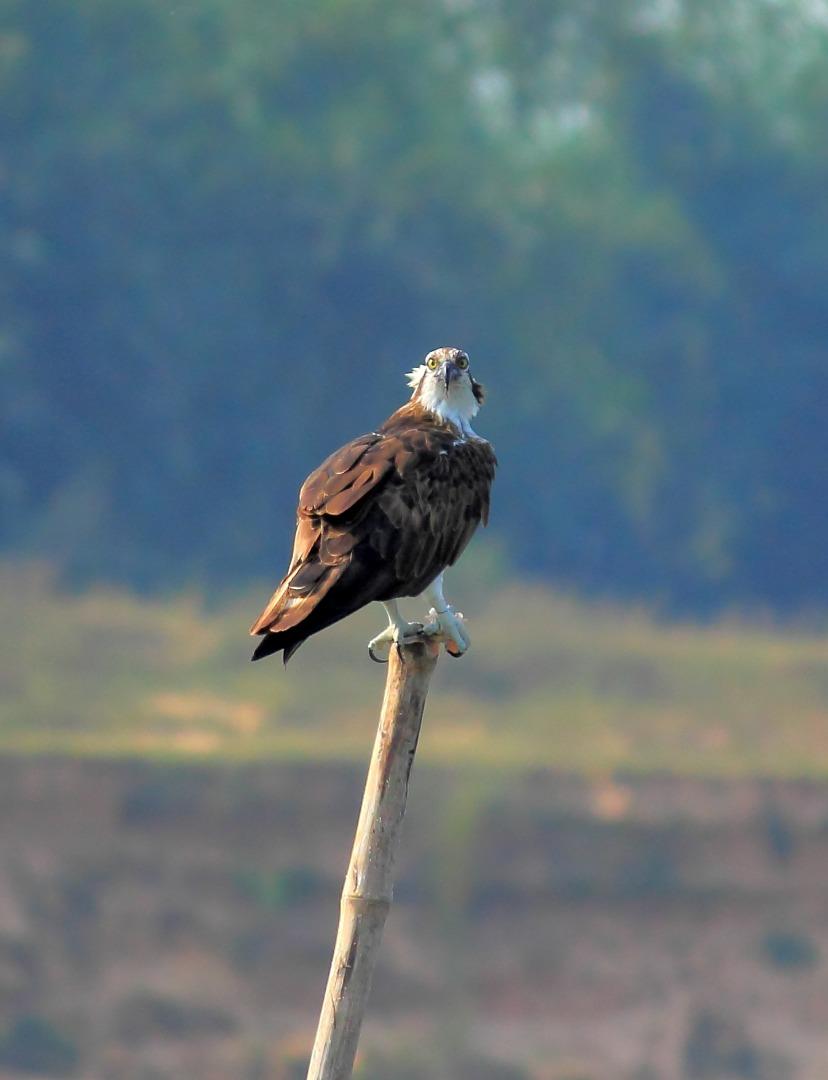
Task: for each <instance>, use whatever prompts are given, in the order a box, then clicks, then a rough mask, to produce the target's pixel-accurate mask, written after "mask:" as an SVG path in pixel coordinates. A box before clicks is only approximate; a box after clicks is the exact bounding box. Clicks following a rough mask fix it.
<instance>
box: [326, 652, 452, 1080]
mask: <svg viewBox="0 0 828 1080" xmlns="http://www.w3.org/2000/svg"><path fill="white" fill-rule="evenodd" d="M438 653H439V643H438V642H437V641H436V639H431V640H429V641H425V640H420V641H415V642H414V643H412V644H410V645H402V646H400V647H398V648H392V649H391V656H390V658H389V664H388V676H387V678H386V682H385V698H384V699H383V703H382V713H381V715H380V721H379V727H378V728H377V736H376V739H375V740H374V750H373V753H372V755H371V764H370V767H369V769H368V778H367V780H366V781H365V793H364V795H363V797H362V809H361V811H360V814H359V822H358V824H357V829H356V835H355V837H354V846H353V850H352V852H351V862H350V865H349V867H348V873H347V875H346V877H345V885H344V887H343V889H342V900H341V906H340V915H339V930H338V932H337V935H336V945H335V946H334V953H333V960H332V961H331V970H330V974H329V975H328V985H327V987H326V989H325V997H324V1000H323V1003H322V1012H321V1014H320V1016H319V1026H318V1028H317V1030H316V1039H315V1040H314V1044H313V1052H312V1054H311V1060H310V1066H309V1068H308V1076H307V1080H348V1077H350V1075H351V1070H352V1069H353V1066H354V1057H355V1055H356V1049H357V1042H358V1041H359V1032H360V1028H361V1027H362V1017H363V1015H364V1013H365V1003H366V1001H367V999H368V992H369V990H370V988H371V976H372V975H373V972H374V964H375V963H376V959H377V952H378V950H379V943H380V938H381V937H382V930H383V927H384V925H385V917H386V915H387V914H388V909H389V908H390V906H391V899H392V893H393V872H394V858H395V855H396V852H397V846H398V843H399V833H400V825H401V824H402V819H403V815H404V813H405V801H406V796H407V795H408V777H409V774H410V772H411V766H412V764H413V763H414V753H415V751H416V749H417V739H418V738H419V735H420V724H421V722H422V718H423V709H424V708H425V701H426V694H427V693H428V684H429V682H430V680H431V674H432V672H433V671H434V668H435V665H436V663H437V656H438Z"/></svg>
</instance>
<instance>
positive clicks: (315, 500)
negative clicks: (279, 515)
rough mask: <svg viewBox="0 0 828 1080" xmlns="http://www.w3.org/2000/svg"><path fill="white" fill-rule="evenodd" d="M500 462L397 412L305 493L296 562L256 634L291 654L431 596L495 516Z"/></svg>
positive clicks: (263, 651)
mask: <svg viewBox="0 0 828 1080" xmlns="http://www.w3.org/2000/svg"><path fill="white" fill-rule="evenodd" d="M494 465H495V459H494V454H493V453H492V451H491V447H489V445H488V443H485V442H483V441H482V440H474V441H469V442H461V441H459V440H458V439H457V438H456V433H454V432H452V431H451V430H450V429H447V428H446V427H444V426H441V425H437V424H434V423H430V422H425V421H424V419H423V417H422V416H412V415H411V410H410V408H409V409H408V410H406V409H405V408H404V409H403V410H400V412H399V413H395V414H394V416H392V417H391V419H390V420H389V421H387V423H386V424H385V425H384V426H383V428H382V430H381V431H380V432H372V433H371V434H370V435H364V436H361V437H360V438H358V439H355V440H354V441H353V442H351V443H348V445H347V446H344V447H342V449H340V450H338V451H337V452H336V453H335V454H332V455H331V456H330V457H329V458H328V459H327V461H325V462H324V463H323V464H322V465H321V466H320V467H319V468H318V469H317V470H316V471H315V472H314V473H312V474H311V476H309V477H308V479H307V480H306V481H305V483H304V485H303V487H302V490H301V492H300V495H299V508H298V512H297V529H296V539H295V542H294V548H293V556H292V558H291V564H290V567H289V569H288V572H287V574H286V575H285V577H284V579H283V580H282V581H281V582H280V584H279V587H278V588H277V589H276V591H275V593H274V594H273V596H272V597H271V599H270V602H269V603H268V605H267V607H266V608H265V610H264V611H263V612H262V614H261V615H260V617H259V618H258V619H257V620H256V622H255V623H254V624H253V626H252V627H251V631H250V632H251V634H264V635H267V637H266V639H265V641H263V642H262V644H261V645H260V646H259V647H258V649H257V650H256V654H255V657H256V658H257V657H259V656H263V655H267V654H268V653H270V652H275V651H278V650H279V649H281V648H283V649H284V650H285V658H286V659H287V658H288V656H289V655H290V654H291V653H292V652H293V651H294V650H295V649H296V648H298V646H299V645H300V644H301V642H302V641H304V640H305V638H307V637H308V636H310V634H313V633H316V632H317V631H318V630H321V629H323V628H324V627H325V626H329V625H331V623H333V622H336V621H338V620H339V619H341V618H344V617H345V616H346V615H349V614H351V613H352V612H353V611H356V610H357V609H358V608H360V607H363V606H364V605H365V604H367V603H369V602H370V601H371V600H390V599H392V598H393V597H397V596H413V595H417V594H419V593H420V592H422V591H423V589H424V588H425V587H426V585H428V584H429V583H430V582H431V581H433V580H434V578H435V577H436V576H437V574H439V573H440V571H441V570H443V569H444V568H445V567H446V566H448V565H450V564H451V563H453V562H454V561H455V559H456V558H457V557H458V556H459V554H460V552H461V551H462V550H463V548H464V547H465V546H466V544H467V543H468V541H469V539H470V537H471V535H472V533H473V532H474V529H475V528H476V526H477V524H478V523H479V521H480V520H481V519H482V520H484V521H485V519H486V517H487V514H488V500H489V488H490V486H491V481H492V477H493V475H494Z"/></svg>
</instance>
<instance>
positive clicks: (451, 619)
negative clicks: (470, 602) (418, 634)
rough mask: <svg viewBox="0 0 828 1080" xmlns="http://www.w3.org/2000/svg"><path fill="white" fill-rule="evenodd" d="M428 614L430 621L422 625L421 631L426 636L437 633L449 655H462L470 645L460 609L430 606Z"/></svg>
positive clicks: (434, 635) (432, 635)
mask: <svg viewBox="0 0 828 1080" xmlns="http://www.w3.org/2000/svg"><path fill="white" fill-rule="evenodd" d="M428 615H429V620H430V621H429V622H427V623H426V624H425V626H424V627H423V633H424V634H426V635H427V636H428V637H437V636H438V635H439V636H440V637H441V638H442V639H443V640H444V641H445V643H446V652H447V653H448V654H449V656H462V655H463V653H464V652H466V651H467V650H468V647H469V645H471V639H470V638H469V632H468V630H467V629H466V623H465V620H464V618H463V613H462V611H454V610H453V609H452V608H450V607H447V608H446V609H445V611H437V610H436V609H435V608H432V609H431V610H430V611H429V613H428Z"/></svg>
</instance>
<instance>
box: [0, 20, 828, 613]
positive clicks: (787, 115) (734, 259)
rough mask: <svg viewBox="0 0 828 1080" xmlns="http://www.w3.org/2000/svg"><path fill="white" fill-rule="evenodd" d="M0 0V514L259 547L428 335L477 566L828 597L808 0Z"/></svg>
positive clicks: (190, 562) (204, 557)
mask: <svg viewBox="0 0 828 1080" xmlns="http://www.w3.org/2000/svg"><path fill="white" fill-rule="evenodd" d="M0 10H2V14H3V20H2V21H3V30H2V33H0V93H2V97H3V109H2V114H1V115H0V145H1V146H2V151H0V282H2V284H0V374H2V379H3V386H4V393H3V395H2V398H1V399H0V500H2V517H1V518H0V542H1V543H2V544H3V545H5V547H6V548H7V549H14V550H18V551H19V550H25V551H29V552H31V551H35V552H39V553H42V554H46V555H48V556H49V557H50V558H52V559H56V560H58V561H59V562H60V563H61V565H62V566H63V567H64V568H65V569H66V570H67V571H68V572H69V573H70V574H71V575H73V576H74V577H75V579H77V580H82V579H90V578H94V577H100V576H104V577H108V578H110V579H120V580H125V581H130V582H132V583H137V584H140V585H165V584H170V583H175V584H180V583H182V582H193V581H210V582H211V583H212V584H214V585H215V584H217V583H222V582H227V581H230V582H232V581H238V580H239V579H248V580H249V579H251V578H252V577H253V576H254V575H256V574H264V573H265V572H268V573H270V574H271V575H272V574H274V572H276V573H278V571H279V570H280V569H281V559H282V558H283V556H285V555H286V553H287V549H288V547H289V537H288V535H287V534H288V532H289V529H290V522H291V517H292V513H293V508H294V506H293V497H294V492H295V490H296V488H297V486H298V484H299V482H300V481H301V479H302V478H303V477H304V476H305V475H306V473H307V472H308V471H309V470H310V469H311V468H312V467H313V466H314V465H316V464H317V463H318V461H319V459H320V458H321V457H322V456H323V455H324V454H326V453H327V452H329V451H330V450H331V449H333V448H334V447H335V446H336V445H338V444H339V443H341V442H342V441H344V440H345V439H346V438H349V437H351V436H353V435H354V434H356V433H357V432H359V431H361V430H366V429H370V428H371V427H373V426H375V425H376V424H377V423H378V421H379V420H381V419H382V418H383V417H384V416H385V415H386V414H387V413H388V412H390V411H391V408H392V407H394V406H395V405H396V404H397V403H398V402H399V401H400V400H401V397H402V394H403V386H402V383H401V381H400V375H401V373H402V372H403V371H404V370H406V369H407V368H408V367H410V366H411V365H412V364H413V363H414V362H416V361H417V360H418V359H419V357H420V356H421V355H422V354H423V353H424V352H425V351H426V350H427V349H428V348H431V347H433V346H435V345H438V344H442V343H445V342H454V343H458V344H462V345H463V346H465V347H467V348H468V349H469V350H470V351H471V354H472V357H473V360H474V362H475V371H476V374H477V375H478V376H479V377H480V378H482V379H483V381H484V382H487V383H489V384H490V387H491V391H492V393H491V404H490V405H489V406H488V407H487V409H486V412H485V414H484V417H482V418H481V422H480V429H481V431H483V432H485V433H486V434H487V435H490V436H491V437H492V438H493V439H494V441H495V443H496V445H497V448H498V451H499V454H500V456H501V458H502V471H501V475H500V479H499V483H498V488H497V494H496V499H495V515H494V523H493V528H494V530H495V531H496V533H497V535H498V537H499V539H500V546H501V549H502V550H503V551H504V552H508V558H509V562H510V565H511V566H513V567H515V568H520V569H521V570H524V571H525V570H528V571H531V572H532V573H534V574H541V575H548V576H551V577H552V578H555V579H558V580H566V581H567V582H571V583H573V584H575V585H576V586H578V587H580V588H583V589H586V590H592V591H600V592H606V591H614V592H615V593H616V594H625V593H626V594H634V595H648V596H650V597H654V598H657V599H658V600H659V601H663V602H668V603H671V604H673V605H674V606H684V607H685V608H692V609H695V610H703V609H705V608H709V607H714V606H717V605H719V604H721V603H723V602H725V603H733V602H739V603H750V602H753V603H760V604H769V605H772V606H776V607H779V608H792V607H796V606H805V607H811V606H814V605H820V604H824V602H825V601H826V599H828V499H826V497H825V496H826V484H825V468H824V462H825V460H826V453H827V452H828V425H826V424H825V423H824V416H823V413H824V409H825V404H826V401H828V365H826V363H825V340H826V333H827V332H828V314H826V311H827V310H828V309H826V305H825V296H826V293H827V292H828V263H826V260H825V258H824V252H825V250H826V244H827V243H828V149H826V142H825V139H824V137H823V136H824V130H825V118H826V114H828V63H826V59H828V40H827V39H826V23H825V19H824V16H823V15H822V14H821V9H818V8H816V7H815V6H814V5H808V4H806V3H804V2H800V0H783V2H771V0H734V2H732V3H730V4H727V5H721V4H719V3H716V2H715V0H694V2H693V3H692V4H691V3H688V2H682V0H676V2H674V3H670V4H664V3H658V2H656V0H635V2H633V3H629V4H602V3H599V2H598V0H555V2H553V3H539V2H537V0H511V2H510V3H508V4H507V3H504V2H501V0H466V2H462V3H455V2H448V0H417V2H415V3H409V2H408V0H405V2H403V0H391V2H389V0H383V2H380V0H325V2H320V3H314V4H300V3H297V2H293V0H282V2H281V3H278V4H273V3H270V2H268V0H234V2H232V3H231V2H230V0H198V2H196V0H180V2H177V3H174V4H168V3H160V2H158V0H140V2H139V0H106V2H102V0H39V2H38V3H30V2H27V0H2V3H1V4H0ZM274 565H275V566H276V570H275V571H274Z"/></svg>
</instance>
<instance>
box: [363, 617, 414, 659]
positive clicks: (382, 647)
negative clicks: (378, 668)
mask: <svg viewBox="0 0 828 1080" xmlns="http://www.w3.org/2000/svg"><path fill="white" fill-rule="evenodd" d="M422 632H423V624H422V623H416V622H415V623H399V624H395V623H391V624H390V625H388V626H386V628H385V629H384V630H383V631H382V633H381V634H377V636H376V637H374V638H371V640H370V641H369V642H368V655H369V656H370V657H371V659H372V660H374V661H375V662H376V663H377V664H387V663H388V657H389V656H390V655H391V646H392V645H408V644H410V643H411V642H412V641H416V640H417V639H418V638H419V637H420V635H421V634H422Z"/></svg>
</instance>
